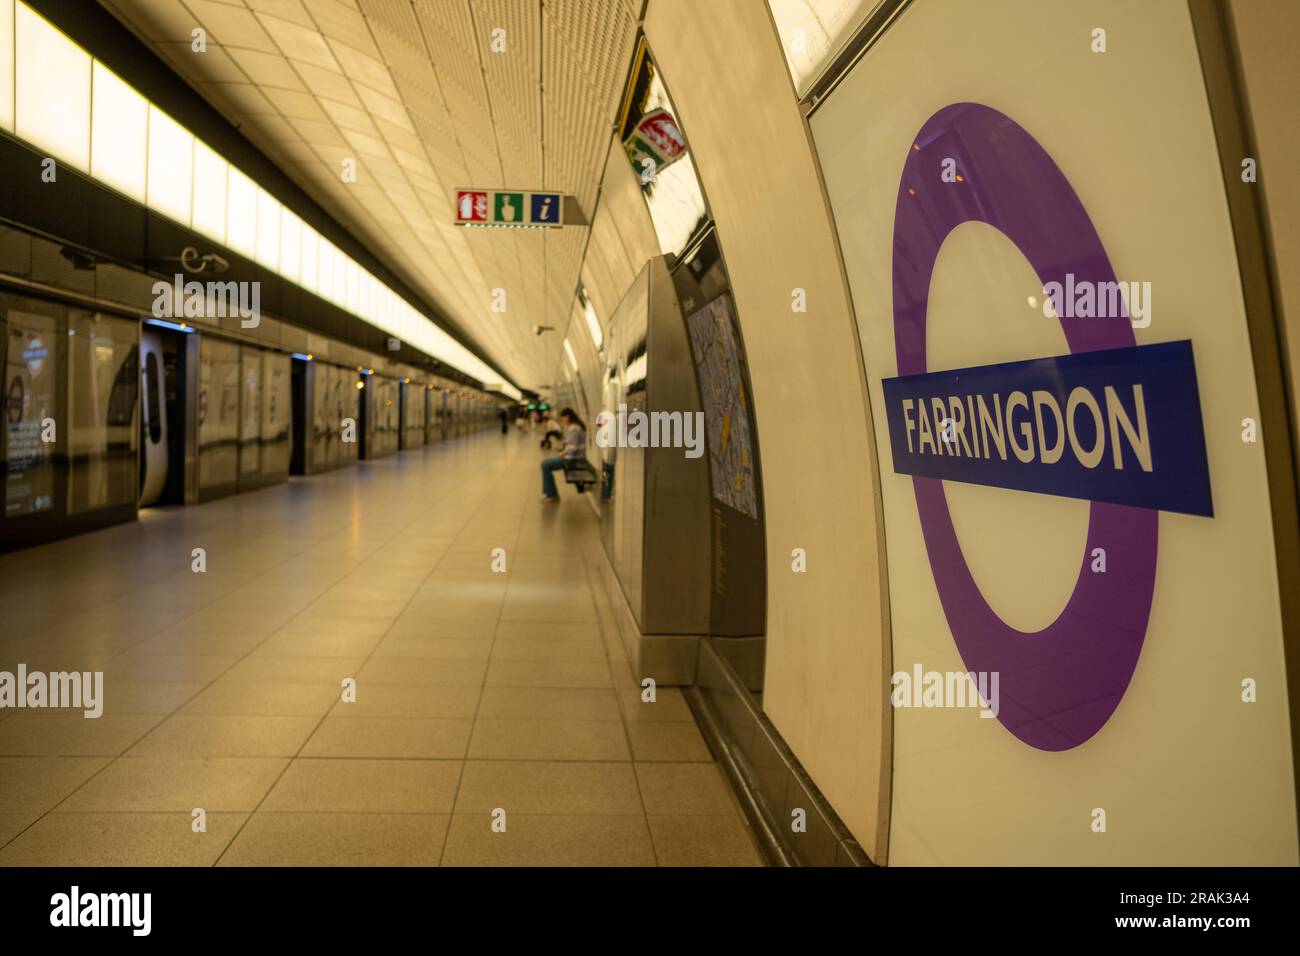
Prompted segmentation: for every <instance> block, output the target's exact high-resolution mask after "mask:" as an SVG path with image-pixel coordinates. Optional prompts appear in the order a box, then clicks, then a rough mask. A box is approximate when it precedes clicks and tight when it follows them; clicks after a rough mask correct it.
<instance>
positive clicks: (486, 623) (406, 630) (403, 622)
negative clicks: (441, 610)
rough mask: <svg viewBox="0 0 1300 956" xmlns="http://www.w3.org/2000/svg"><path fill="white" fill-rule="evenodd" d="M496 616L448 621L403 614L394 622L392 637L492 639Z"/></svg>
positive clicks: (389, 635) (390, 632)
mask: <svg viewBox="0 0 1300 956" xmlns="http://www.w3.org/2000/svg"><path fill="white" fill-rule="evenodd" d="M496 626H497V622H496V618H488V619H480V620H465V621H446V620H442V621H439V620H434V619H431V618H426V617H406V616H405V615H403V616H402V617H399V618H398V619H397V620H396V621H394V622H393V627H392V630H390V631H389V632H388V635H387V636H388V637H390V638H407V637H418V638H424V639H434V640H468V639H474V640H479V641H491V640H492V634H493V632H494V631H495V630H496Z"/></svg>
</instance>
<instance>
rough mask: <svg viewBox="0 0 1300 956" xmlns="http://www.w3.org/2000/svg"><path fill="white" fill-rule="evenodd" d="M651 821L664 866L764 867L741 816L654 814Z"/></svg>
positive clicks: (652, 833)
mask: <svg viewBox="0 0 1300 956" xmlns="http://www.w3.org/2000/svg"><path fill="white" fill-rule="evenodd" d="M649 820H650V834H651V836H652V837H653V838H654V848H655V853H656V855H657V856H658V857H659V865H660V866H763V859H762V857H761V856H760V855H759V852H758V848H757V847H756V846H754V841H753V838H752V837H751V836H750V834H749V830H748V828H747V827H746V826H745V825H744V823H743V822H742V821H741V819H740V818H739V817H737V816H734V815H726V816H702V815H701V816H656V815H651V816H650V818H649Z"/></svg>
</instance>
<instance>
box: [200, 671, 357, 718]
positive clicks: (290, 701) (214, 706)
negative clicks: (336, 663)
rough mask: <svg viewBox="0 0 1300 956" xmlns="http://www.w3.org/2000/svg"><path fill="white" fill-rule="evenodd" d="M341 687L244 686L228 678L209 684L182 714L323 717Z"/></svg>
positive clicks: (337, 695)
mask: <svg viewBox="0 0 1300 956" xmlns="http://www.w3.org/2000/svg"><path fill="white" fill-rule="evenodd" d="M340 693H341V687H340V686H339V685H338V684H278V685H268V684H241V683H232V682H230V681H227V680H225V679H222V680H219V681H217V682H216V683H215V684H212V685H210V686H209V687H208V688H207V689H206V690H204V691H203V692H202V693H201V694H199V695H197V696H196V697H195V698H194V699H193V700H192V701H190V702H189V703H188V704H186V705H185V707H183V708H181V711H180V712H181V713H182V714H192V715H198V714H212V715H216V716H248V717H323V716H324V715H325V712H326V711H327V710H329V709H330V707H331V706H332V705H333V704H334V702H335V701H336V700H338V699H339V695H340Z"/></svg>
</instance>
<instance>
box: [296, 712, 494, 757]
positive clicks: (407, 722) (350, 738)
mask: <svg viewBox="0 0 1300 956" xmlns="http://www.w3.org/2000/svg"><path fill="white" fill-rule="evenodd" d="M472 726H473V721H470V720H466V719H460V718H440V717H333V716H331V717H326V718H325V720H324V721H323V722H322V723H321V725H320V727H318V728H317V729H316V732H315V733H314V734H313V735H312V738H311V740H309V741H307V745H306V746H305V747H303V750H302V756H304V757H374V758H386V757H392V758H412V759H424V760H459V759H461V758H463V757H464V756H465V748H466V745H467V744H468V743H469V735H470V728H471V727H472Z"/></svg>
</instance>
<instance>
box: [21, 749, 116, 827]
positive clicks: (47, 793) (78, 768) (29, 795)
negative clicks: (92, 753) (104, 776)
mask: <svg viewBox="0 0 1300 956" xmlns="http://www.w3.org/2000/svg"><path fill="white" fill-rule="evenodd" d="M108 764H109V760H108V758H107V757H0V812H3V813H24V814H25V813H27V812H35V813H37V814H40V813H44V812H45V811H46V810H49V809H50V808H51V807H53V806H54V805H55V804H57V803H58V802H59V801H60V800H62V799H63V798H64V797H66V796H67V795H68V794H70V793H72V791H74V790H76V789H77V788H78V787H79V786H81V785H82V784H83V783H85V782H86V781H87V780H89V779H90V778H91V777H92V776H94V775H95V773H96V772H98V771H99V770H101V769H102V768H104V767H106V766H108Z"/></svg>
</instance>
